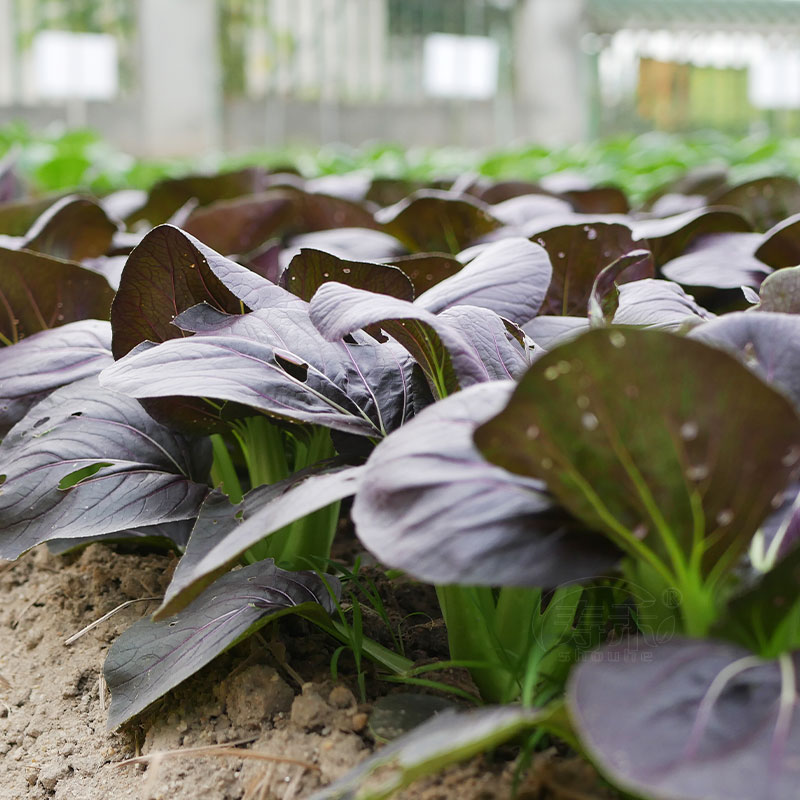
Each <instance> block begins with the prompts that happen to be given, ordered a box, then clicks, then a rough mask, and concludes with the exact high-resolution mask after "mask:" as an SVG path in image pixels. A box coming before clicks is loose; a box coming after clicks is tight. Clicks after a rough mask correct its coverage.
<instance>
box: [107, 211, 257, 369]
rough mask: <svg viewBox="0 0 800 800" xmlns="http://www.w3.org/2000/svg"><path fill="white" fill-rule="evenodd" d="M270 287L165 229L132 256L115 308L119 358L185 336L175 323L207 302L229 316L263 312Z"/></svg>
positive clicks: (181, 234)
mask: <svg viewBox="0 0 800 800" xmlns="http://www.w3.org/2000/svg"><path fill="white" fill-rule="evenodd" d="M270 287H271V284H270V283H269V282H268V281H267V280H266V279H264V278H262V277H260V276H259V275H256V274H255V273H254V272H252V271H251V270H249V269H247V267H242V266H240V265H239V264H236V263H235V262H233V261H231V260H229V259H227V258H224V257H223V256H221V255H220V254H219V253H216V252H214V251H213V250H211V249H209V248H208V247H206V246H205V245H204V244H202V243H201V242H199V241H197V239H195V238H193V237H191V236H189V235H188V234H186V233H184V232H183V231H180V230H178V228H173V227H172V226H170V225H161V226H159V227H158V228H155V229H154V230H152V231H150V233H148V234H147V236H145V238H144V239H143V240H142V242H141V244H140V245H139V246H138V247H137V248H136V249H135V250H134V251H133V253H131V255H130V257H129V258H128V261H127V263H126V264H125V269H124V270H123V271H122V278H121V280H120V285H119V291H118V292H117V295H116V297H115V298H114V304H113V306H112V308H111V328H112V331H113V346H112V349H113V351H114V358H121V357H122V356H124V355H125V354H126V353H128V352H129V351H130V350H131V349H132V348H134V347H135V346H136V345H137V344H139V343H140V342H144V341H154V342H163V341H166V340H168V339H175V338H179V337H181V336H182V335H183V334H182V333H181V331H180V330H178V328H176V327H175V326H174V325H173V324H172V320H173V319H174V318H175V317H176V316H177V315H178V314H180V313H181V312H182V311H185V310H186V309H187V308H191V307H192V306H194V305H197V304H198V303H202V302H206V303H209V304H210V305H212V306H213V307H214V308H217V309H219V310H220V311H223V312H227V313H230V314H236V313H240V314H241V313H244V312H245V311H247V310H249V309H250V308H257V307H258V306H259V297H260V296H261V293H262V292H264V291H266V290H268V289H269V288H270Z"/></svg>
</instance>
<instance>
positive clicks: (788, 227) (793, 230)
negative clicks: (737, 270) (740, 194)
mask: <svg viewBox="0 0 800 800" xmlns="http://www.w3.org/2000/svg"><path fill="white" fill-rule="evenodd" d="M755 255H756V258H757V259H759V260H760V261H763V262H764V263H765V264H767V265H768V266H770V267H774V268H775V269H778V268H780V267H796V266H797V265H798V264H800V214H793V215H792V216H791V217H789V218H788V219H785V220H783V221H782V222H779V223H778V224H777V225H775V226H773V227H772V228H770V229H769V230H768V231H767V232H766V233H765V234H764V237H763V241H762V243H761V245H760V246H759V248H758V249H757V250H756V252H755Z"/></svg>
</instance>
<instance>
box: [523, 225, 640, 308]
mask: <svg viewBox="0 0 800 800" xmlns="http://www.w3.org/2000/svg"><path fill="white" fill-rule="evenodd" d="M532 240H533V241H534V242H536V243H537V244H539V245H541V246H542V247H544V248H545V249H546V250H547V252H548V253H549V255H550V261H551V262H552V265H553V280H552V282H551V284H550V288H549V290H548V292H547V297H546V298H545V300H544V303H543V305H542V311H541V313H542V314H558V315H561V316H574V315H579V314H580V315H583V314H586V309H587V306H588V303H589V297H590V295H591V293H592V286H593V284H594V281H595V278H596V277H597V276H598V274H599V273H600V272H601V271H602V270H603V269H604V268H605V267H607V266H608V265H609V264H611V263H613V262H614V261H616V260H617V259H618V258H619V257H620V256H624V255H627V254H628V253H630V252H632V251H634V250H639V249H641V248H642V244H643V243H642V242H640V241H638V240H635V239H634V238H633V234H632V233H631V230H630V228H628V227H627V226H625V225H620V224H617V223H606V222H592V223H587V224H585V225H561V226H559V227H556V228H550V229H549V230H545V231H542V232H540V233H537V234H536V235H535V236H533V237H532ZM653 274H654V273H653V262H652V259H650V260H643V261H641V262H640V266H639V267H638V268H636V269H630V270H628V271H627V273H626V275H625V281H626V282H627V281H632V280H639V279H642V278H652V277H653Z"/></svg>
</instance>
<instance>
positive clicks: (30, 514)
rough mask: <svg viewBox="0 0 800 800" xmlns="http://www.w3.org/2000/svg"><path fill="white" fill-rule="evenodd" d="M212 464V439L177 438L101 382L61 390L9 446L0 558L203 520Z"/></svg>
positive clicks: (20, 426)
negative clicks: (66, 541)
mask: <svg viewBox="0 0 800 800" xmlns="http://www.w3.org/2000/svg"><path fill="white" fill-rule="evenodd" d="M209 466H210V448H209V447H208V442H207V440H206V441H200V442H198V441H196V440H195V441H191V440H188V439H185V438H184V437H182V436H180V435H177V434H174V433H172V432H171V431H170V430H168V429H167V428H164V427H163V426H162V425H159V424H158V423H156V422H155V421H154V420H153V419H152V418H151V417H149V416H148V415H147V414H146V413H145V412H144V410H143V409H142V407H141V406H140V405H139V403H137V402H136V401H135V400H131V399H129V398H127V397H124V396H122V395H119V394H116V393H114V392H110V391H108V390H104V389H102V388H100V387H99V386H98V383H97V378H95V377H90V378H84V379H83V380H81V381H78V382H77V383H72V384H70V385H69V386H64V387H62V388H61V389H56V390H55V391H54V392H53V393H52V394H50V395H49V396H48V397H46V398H45V399H44V400H42V401H41V402H40V403H38V404H37V405H36V406H34V407H33V408H32V409H31V410H30V411H29V412H28V414H27V415H26V416H25V417H23V419H22V420H20V422H18V423H17V424H16V425H15V426H14V427H13V428H12V429H11V431H10V433H9V434H8V436H6V438H5V439H4V440H3V442H2V444H0V473H1V474H2V478H0V484H1V486H0V558H12V559H13V558H16V557H17V556H19V555H20V554H21V553H24V552H25V551H26V550H29V549H30V548H31V547H33V546H35V545H37V544H40V543H41V542H44V541H47V540H48V539H63V538H72V537H85V536H98V535H100V534H106V533H115V532H117V531H122V530H125V529H127V528H136V527H141V526H144V525H155V524H159V523H165V522H175V521H178V520H182V519H189V518H191V517H194V516H195V515H196V514H197V511H198V510H199V508H200V504H201V503H202V501H203V498H204V497H205V495H206V493H207V491H208V487H207V486H206V485H205V484H204V483H201V482H200V481H203V480H204V479H205V477H206V473H207V471H208V468H209Z"/></svg>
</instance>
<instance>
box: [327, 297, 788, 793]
mask: <svg viewBox="0 0 800 800" xmlns="http://www.w3.org/2000/svg"><path fill="white" fill-rule="evenodd" d="M798 334H800V318H798V317H789V316H788V315H777V314H768V313H765V312H762V313H761V314H757V313H750V312H748V313H747V314H738V315H729V316H728V317H725V318H722V319H720V320H715V321H711V322H707V323H705V324H701V325H699V326H697V327H696V328H695V329H694V331H693V332H692V334H691V338H687V337H684V336H677V335H674V334H672V333H667V332H663V331H660V330H641V329H636V328H621V327H611V328H608V327H600V328H599V329H597V330H592V331H589V332H587V333H584V334H582V335H580V336H579V337H578V338H576V339H574V340H573V341H570V342H568V343H566V344H564V345H562V346H560V347H556V348H554V349H553V350H552V351H551V352H549V353H547V354H545V355H544V356H542V357H541V358H539V359H538V360H537V361H536V362H535V363H534V364H533V365H532V366H531V367H530V369H529V370H528V371H527V372H526V374H525V375H524V376H523V377H522V378H521V379H520V380H519V382H518V384H517V385H516V386H514V385H512V384H504V383H502V382H498V383H486V384H483V385H481V386H477V387H474V388H472V389H468V390H466V391H463V392H460V393H459V394H457V395H454V396H453V397H449V398H447V399H446V400H444V401H442V402H440V403H438V404H436V405H435V406H434V407H432V408H431V409H428V410H426V411H424V412H422V413H421V414H420V415H419V416H418V417H417V418H416V419H415V420H413V421H412V422H411V423H409V424H408V425H406V426H405V427H404V428H403V429H401V430H399V431H396V432H395V433H393V434H392V435H391V436H389V437H388V438H387V439H386V440H385V441H384V442H383V443H381V444H380V445H379V446H378V447H377V448H376V450H375V452H374V453H373V455H372V456H371V458H370V460H369V461H368V463H367V473H366V476H365V478H364V479H363V480H362V483H361V486H360V488H359V492H358V494H357V496H356V501H355V504H354V508H353V517H354V521H355V523H356V531H357V533H358V535H359V537H360V538H361V539H362V541H363V542H364V543H365V545H366V546H367V547H368V548H369V549H370V550H371V551H373V552H374V553H375V554H376V555H377V556H378V557H379V558H380V559H381V560H382V561H384V563H386V564H388V565H390V566H393V567H397V568H400V569H405V570H407V571H408V572H410V573H411V574H413V575H417V576H418V577H421V578H424V579H426V580H430V581H433V582H436V583H437V584H438V585H442V584H445V585H446V584H458V586H459V588H461V589H464V590H466V587H467V586H471V587H477V590H476V589H475V588H470V589H469V590H466V591H472V592H474V594H473V598H474V599H473V602H472V606H471V611H472V616H471V617H470V618H469V619H466V618H463V619H459V622H458V624H468V625H469V627H466V628H465V629H464V632H463V633H462V637H463V638H464V639H467V638H469V639H471V640H472V641H473V642H474V641H475V640H476V639H477V635H476V633H475V631H476V630H477V629H479V628H478V622H477V620H480V619H481V618H482V619H483V620H487V619H488V620H491V619H492V617H491V614H490V613H487V612H486V611H485V608H486V606H485V605H483V606H482V605H481V602H482V598H489V599H492V600H493V601H494V614H495V620H498V619H499V620H500V621H501V622H502V621H503V614H502V612H503V607H502V603H501V602H500V599H502V598H503V595H504V593H505V592H506V591H507V587H515V586H526V585H533V586H536V585H538V586H543V587H551V588H555V589H556V593H555V594H553V595H552V597H553V600H556V599H557V598H558V591H561V590H563V589H564V588H565V585H564V583H565V582H567V584H568V585H569V583H571V582H573V581H575V582H579V583H582V584H585V585H587V586H588V587H592V586H597V585H598V582H600V583H601V584H602V583H605V582H606V581H605V580H603V579H605V578H608V577H618V578H619V579H621V586H622V587H623V588H624V590H625V594H626V595H627V600H626V601H625V604H626V606H627V607H628V608H629V609H630V610H631V613H632V619H633V622H634V625H635V630H637V631H638V636H633V637H624V638H621V639H619V640H618V641H612V642H611V643H607V644H603V645H602V646H601V647H599V649H597V650H594V651H593V652H591V653H588V654H586V657H585V658H582V659H579V663H578V664H577V666H576V667H575V668H574V669H573V670H572V673H571V676H570V679H569V682H568V686H567V692H566V705H565V710H566V712H567V716H564V715H563V714H562V713H561V712H559V711H558V705H557V704H556V705H551V706H550V707H549V708H548V709H547V710H541V711H539V712H535V713H532V714H531V715H530V716H529V717H528V718H527V720H522V719H519V718H515V720H516V723H515V724H514V725H510V726H509V729H510V730H511V731H512V733H510V734H509V735H516V734H517V733H519V731H520V729H523V730H524V729H527V728H530V727H532V726H535V725H541V726H544V727H545V728H549V729H550V730H553V731H554V732H556V733H558V734H560V735H562V736H565V737H566V738H567V739H568V740H569V741H572V742H573V743H575V744H576V746H579V747H581V748H582V749H584V750H585V751H586V752H587V754H588V755H589V756H590V757H591V758H592V759H593V760H594V761H595V762H596V763H597V765H598V766H599V767H600V768H601V769H602V770H603V771H604V772H605V773H606V774H607V775H608V777H609V778H610V779H611V780H612V781H613V782H614V783H616V784H617V785H618V786H620V787H621V788H623V789H625V790H627V791H631V792H634V793H636V794H637V795H641V796H644V797H652V798H659V799H660V798H671V799H672V798H691V799H692V800H694V799H695V798H696V799H697V800H700V798H717V797H719V798H722V797H728V798H730V797H733V798H742V800H744V798H749V797H754V796H759V797H761V796H763V797H770V798H775V799H776V800H783V798H790V797H793V796H794V792H795V791H796V785H797V777H798V770H800V766H799V765H798V761H797V753H798V752H800V745H799V744H798V737H800V722H798V717H797V708H798V690H797V686H798V682H797V669H798V666H800V633H798V631H800V596H798V592H797V581H798V577H799V576H800V570H799V569H798V564H800V550H798V549H797V548H796V546H795V547H794V548H793V547H792V546H791V545H792V544H793V543H792V542H789V541H788V539H789V537H790V536H791V535H793V534H792V533H791V532H792V530H794V531H796V529H797V522H796V513H797V512H796V507H797V504H796V503H795V502H794V497H793V496H790V500H789V502H788V503H787V502H785V501H784V494H783V493H784V491H785V490H786V489H787V486H792V485H793V484H794V483H795V482H796V480H797V477H798V468H799V467H800V419H798V416H797V411H796V405H794V404H793V402H792V400H794V401H795V403H796V402H797V400H798V393H797V390H796V385H795V384H796V379H795V378H794V375H795V374H796V372H795V371H794V370H796V364H797V345H796V342H798V341H800V337H799V336H798ZM727 351H731V352H727ZM743 362H744V363H743ZM759 372H760V373H761V377H760V376H759V375H758V373H759ZM765 379H767V380H769V381H770V382H771V383H772V384H773V385H772V386H770V385H768V383H767V382H765ZM480 454H483V456H485V457H486V459H487V460H483V459H482V458H481V457H480ZM445 464H446V465H447V471H445V469H444V468H443V467H444V465H445ZM445 475H446V476H447V478H444V477H443V476H445ZM794 494H795V495H796V488H795V489H794ZM776 515H778V519H777V520H776V519H775V516H776ZM764 535H767V536H773V537H774V536H781V537H783V540H782V546H781V547H780V548H775V547H772V548H771V547H770V542H767V545H766V551H767V552H772V553H773V555H774V557H773V559H772V560H771V562H770V563H769V564H765V565H762V571H760V572H759V571H756V570H754V569H753V568H752V566H750V567H748V566H747V564H748V560H747V558H746V556H747V553H748V550H749V549H751V547H752V546H753V542H754V541H756V542H757V541H758V540H759V539H760V538H762V537H763V536H764ZM773 541H774V539H773ZM763 549H764V548H763V547H762V551H763ZM778 554H780V555H782V556H783V557H782V558H781V557H779V555H778ZM763 570H766V571H763ZM498 585H499V586H502V587H503V588H502V589H500V592H499V595H498V593H497V590H495V592H494V593H491V594H490V593H485V594H481V593H482V592H483V590H484V588H486V589H488V587H490V586H498ZM559 586H560V587H561V589H557V588H556V587H559ZM466 591H465V593H466ZM514 591H518V590H514ZM483 602H484V603H485V599H483ZM551 602H552V601H551ZM589 602H590V603H592V602H594V599H593V598H591V596H590V600H589ZM465 606H466V604H465ZM466 607H467V608H470V607H469V606H466ZM445 608H446V604H445ZM524 608H525V606H524V605H522V604H519V605H516V606H515V609H514V611H515V613H516V615H517V616H516V618H514V619H515V620H516V621H518V620H519V618H520V616H523V615H524V613H525V612H524V611H523V609H524ZM607 621H608V618H607V617H603V616H601V617H599V618H598V619H597V622H598V623H599V624H600V625H601V626H604V625H605V623H607ZM579 623H580V619H579V620H578V623H577V624H579ZM487 627H488V626H486V625H484V629H486V628H487ZM568 627H569V628H573V623H572V620H570V624H569V626H568ZM526 629H527V632H528V636H532V638H533V639H534V640H538V643H539V644H540V646H541V643H542V642H544V641H545V640H544V639H543V637H542V633H541V631H540V630H538V631H537V629H536V627H535V624H532V623H531V621H530V620H529V619H526V620H525V624H524V626H522V627H521V629H520V630H519V631H518V632H517V638H516V639H515V640H513V642H514V644H513V646H514V647H516V648H517V649H519V648H520V646H521V643H522V642H523V641H524V638H522V637H521V634H522V633H523V632H524V631H525V630H526ZM495 631H499V632H502V631H503V627H502V625H498V626H497V627H496V628H495ZM595 632H596V633H597V634H599V638H600V641H602V640H603V639H604V638H605V631H604V630H600V631H595ZM563 643H564V640H563V639H562V640H561V644H563ZM595 643H597V639H595ZM500 644H502V639H500V637H499V636H498V637H497V639H496V640H495V646H496V648H497V650H498V651H499V649H500ZM509 651H511V647H509V648H508V650H507V652H509ZM578 655H580V653H578ZM573 660H574V659H573ZM500 664H503V660H502V659H497V660H496V663H495V672H499V670H498V669H497V666H498V665H500ZM506 664H508V661H506ZM473 675H475V676H476V682H478V684H479V686H480V687H481V689H482V691H484V692H487V689H488V691H491V690H492V682H491V676H490V675H487V674H486V673H485V672H484V674H481V672H480V671H475V670H473ZM524 686H525V678H524V676H523V680H522V687H523V689H524ZM487 694H488V692H487ZM518 694H519V695H520V696H521V697H522V699H523V700H526V699H529V698H530V695H529V696H528V698H526V695H525V692H524V691H519V692H518ZM544 698H545V699H546V696H544ZM508 723H509V720H503V721H498V726H497V727H496V728H494V729H493V733H494V734H498V735H500V732H501V730H504V729H505V728H504V726H505V725H507V724H508ZM468 724H469V723H468V718H464V717H463V716H462V715H454V716H453V718H451V719H450V720H449V721H447V722H445V720H441V721H440V722H439V723H438V727H436V729H434V727H435V726H434V723H430V724H429V725H428V726H426V727H425V728H423V729H420V730H419V736H420V737H423V738H424V737H433V741H434V744H433V745H431V746H435V747H437V748H439V751H438V752H439V755H438V756H437V758H438V759H439V761H440V762H441V760H442V759H443V758H444V757H445V756H444V755H443V752H444V751H447V747H446V740H447V738H448V737H454V736H455V735H456V732H457V731H458V730H459V729H463V728H464V727H465V726H467V725H468ZM489 727H490V728H491V725H489ZM484 734H485V736H486V738H485V741H487V742H491V741H496V740H493V739H492V737H491V736H490V735H489V734H488V733H487V732H486V731H484ZM429 744H430V743H429ZM472 746H473V747H474V748H479V744H478V743H477V742H474V741H473V742H472ZM457 749H458V747H456V750H457ZM447 752H449V751H447ZM470 752H474V750H472V751H470ZM381 763H392V764H395V766H398V768H402V769H407V774H408V775H411V774H413V773H414V770H416V769H418V768H420V769H421V768H422V767H421V764H422V759H420V757H419V752H418V748H417V746H416V744H415V739H414V734H413V733H412V734H411V735H410V737H409V738H408V739H407V740H404V741H403V742H398V743H397V746H396V747H395V748H394V751H392V753H388V754H387V756H386V759H385V760H384V761H383V762H382V761H381V760H380V758H378V757H377V756H376V757H375V758H374V759H373V760H372V761H371V762H370V763H369V764H368V765H365V766H364V767H363V768H362V769H361V771H360V773H359V775H355V774H354V775H353V776H351V777H350V778H347V779H345V780H344V781H343V782H342V783H341V784H339V785H337V786H334V787H331V789H330V790H329V791H326V792H324V793H321V794H320V797H322V796H324V797H335V796H340V795H341V792H342V791H345V789H346V787H347V786H349V787H350V788H349V789H348V791H350V790H353V787H354V786H359V785H360V782H361V781H362V780H363V779H365V778H366V776H367V775H368V773H369V772H370V771H371V769H374V768H376V767H377V766H380V765H381ZM429 766H430V765H429ZM722 767H724V769H723V768H722ZM375 796H382V795H381V794H380V793H378V794H376V795H375Z"/></svg>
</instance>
